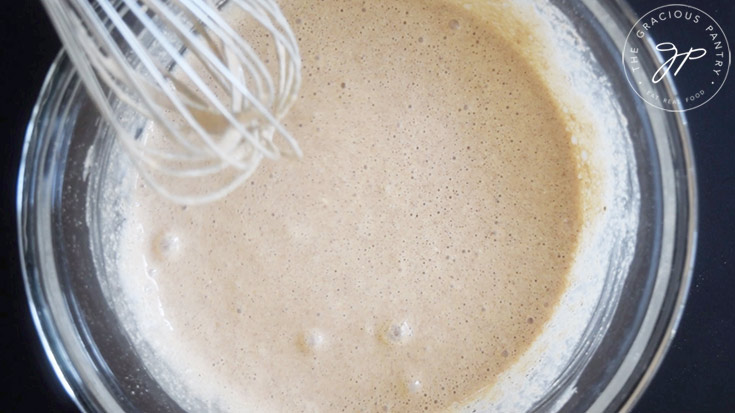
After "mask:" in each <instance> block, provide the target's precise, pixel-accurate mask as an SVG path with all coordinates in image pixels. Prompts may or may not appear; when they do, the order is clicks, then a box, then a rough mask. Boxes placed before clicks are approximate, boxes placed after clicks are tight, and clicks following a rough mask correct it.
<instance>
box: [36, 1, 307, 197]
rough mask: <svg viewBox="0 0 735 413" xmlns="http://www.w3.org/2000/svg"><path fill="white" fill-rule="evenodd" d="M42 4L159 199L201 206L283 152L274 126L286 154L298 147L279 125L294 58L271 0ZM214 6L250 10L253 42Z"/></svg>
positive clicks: (292, 95)
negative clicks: (151, 128) (154, 140)
mask: <svg viewBox="0 0 735 413" xmlns="http://www.w3.org/2000/svg"><path fill="white" fill-rule="evenodd" d="M43 3H44V5H45V7H46V9H47V12H48V13H49V15H50V16H51V19H52V22H53V24H54V26H55V28H56V31H57V32H58V34H59V37H60V38H61V40H62V42H63V44H64V47H65V49H66V51H67V53H68V55H69V57H70V59H71V60H72V62H73V63H74V65H75V67H76V69H77V71H78V72H79V75H80V78H81V79H82V81H83V83H84V85H85V87H86V89H87V92H88V94H89V96H90V97H91V98H92V100H93V101H94V103H95V104H96V106H97V107H98V109H99V111H100V112H101V114H102V116H103V117H104V118H105V119H106V120H107V122H109V124H110V125H111V126H112V128H113V131H114V132H115V134H116V136H117V137H118V138H119V142H121V143H122V146H123V148H124V149H125V150H126V152H127V153H128V154H129V155H130V159H131V160H132V161H133V164H134V165H135V166H136V167H137V169H138V171H139V172H140V174H141V175H142V176H143V177H144V178H145V179H146V181H147V182H148V183H149V184H150V185H151V186H152V187H153V188H154V189H155V190H156V191H158V192H159V193H161V194H162V195H164V196H166V197H167V198H169V199H171V200H173V201H175V202H178V203H182V204H198V203H204V202H209V201H212V200H216V199H218V198H221V197H223V196H225V195H227V194H228V193H229V192H231V191H232V190H233V189H235V188H236V187H237V186H239V185H240V184H242V183H243V182H244V181H245V180H247V178H248V177H250V176H251V174H252V173H253V172H254V171H255V169H256V168H257V167H258V165H259V163H260V162H261V160H262V159H263V158H270V159H277V158H278V157H279V156H280V155H281V153H282V151H281V149H280V148H279V145H278V144H277V143H276V142H275V138H276V137H278V136H280V137H281V138H282V139H283V140H284V141H285V143H286V144H287V145H286V150H284V151H283V153H287V154H292V155H295V156H301V150H300V149H299V146H298V143H297V142H296V140H295V139H294V138H293V136H291V134H289V132H288V131H287V130H286V129H285V128H284V126H283V125H282V124H281V119H282V118H283V116H285V114H286V113H287V111H288V109H289V108H290V107H291V105H292V104H293V103H294V101H295V99H296V97H297V93H298V90H299V86H300V82H301V58H300V55H299V49H298V45H297V42H296V39H295V37H294V34H293V32H292V30H291V28H290V26H289V24H288V22H287V21H286V18H285V17H284V16H283V14H282V12H281V11H280V9H279V7H278V5H277V4H276V3H275V2H274V1H273V0H225V1H219V2H217V3H215V2H214V1H208V0H117V1H115V0H43ZM224 3H227V4H224ZM223 10H226V11H227V13H239V14H240V15H242V16H247V17H248V19H249V21H250V23H248V24H249V25H248V26H247V28H246V30H247V31H248V32H247V34H246V36H247V37H248V39H252V38H251V37H250V36H253V38H255V37H257V40H258V42H260V43H259V44H261V46H260V47H254V46H253V45H252V44H251V43H250V42H248V41H247V40H245V39H243V37H241V36H240V35H239V34H238V31H237V30H235V29H234V28H233V27H232V26H231V25H230V24H228V23H227V21H226V20H225V16H224V15H223V14H222V13H223ZM238 22H243V20H242V19H239V18H238ZM243 24H246V23H243ZM264 42H265V44H266V45H267V46H268V47H267V48H264V47H262V43H264ZM271 46H272V47H271ZM174 69H175V70H174ZM141 119H144V121H145V122H148V121H153V122H156V124H157V125H158V127H160V128H161V130H163V131H164V132H165V135H166V139H165V140H164V142H163V143H160V142H159V144H158V145H156V144H147V143H146V142H144V141H143V140H142V139H141V135H142V134H143V128H142V127H141V121H140V120H141ZM194 180H197V182H200V183H201V182H202V180H206V181H205V184H204V185H201V184H193V183H192V182H194ZM187 182H189V183H192V184H187ZM195 188H196V189H195ZM202 188H204V189H202Z"/></svg>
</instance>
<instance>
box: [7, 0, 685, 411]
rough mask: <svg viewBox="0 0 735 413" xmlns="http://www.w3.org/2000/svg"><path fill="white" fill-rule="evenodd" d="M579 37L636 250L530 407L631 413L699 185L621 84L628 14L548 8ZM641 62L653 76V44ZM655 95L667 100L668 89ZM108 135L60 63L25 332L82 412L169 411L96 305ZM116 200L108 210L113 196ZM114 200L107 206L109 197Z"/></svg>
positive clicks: (34, 169) (30, 139)
mask: <svg viewBox="0 0 735 413" xmlns="http://www.w3.org/2000/svg"><path fill="white" fill-rule="evenodd" d="M551 3H552V4H553V5H554V6H555V7H556V8H558V10H560V11H561V12H562V13H563V14H564V15H565V16H566V18H567V19H568V20H569V21H570V22H571V23H572V24H571V27H573V28H574V30H575V31H576V32H577V33H576V34H577V36H578V37H579V38H581V39H584V41H585V43H586V45H587V47H588V48H589V50H590V51H591V53H592V54H593V56H594V59H595V60H596V62H597V64H598V67H599V70H600V71H601V73H600V74H601V75H602V76H604V77H605V78H606V79H607V81H608V82H609V86H610V88H611V90H613V91H615V93H616V95H615V100H616V102H615V104H616V105H617V107H619V110H620V112H621V113H622V114H623V115H624V117H625V119H627V123H626V124H625V128H626V133H627V135H628V136H629V137H630V141H631V147H632V152H633V154H634V158H635V163H634V165H635V168H634V169H633V170H632V171H631V174H632V180H631V182H634V183H635V185H637V186H638V190H639V192H640V202H639V203H637V204H636V205H637V208H638V211H637V216H638V226H637V228H635V231H634V244H635V245H634V254H633V255H632V260H631V262H630V264H629V265H626V266H625V267H624V273H623V274H618V275H615V276H613V275H612V274H611V275H610V276H608V277H606V278H605V279H606V283H605V285H604V287H603V290H604V291H605V293H604V294H603V295H602V296H601V298H600V300H599V302H597V305H596V307H595V311H594V314H593V315H592V316H591V317H590V322H589V324H588V325H587V326H586V328H585V329H584V332H583V334H581V336H580V337H579V339H578V340H577V341H576V343H575V344H574V346H573V348H572V349H571V352H570V354H571V357H570V358H569V360H566V362H565V365H564V368H563V369H562V371H561V373H560V374H559V375H558V376H556V377H554V378H553V380H551V381H550V382H549V383H548V386H547V388H546V390H545V392H544V394H543V396H541V397H539V398H538V399H537V400H532V401H531V409H530V410H532V411H617V410H626V409H629V408H630V407H631V406H632V405H633V404H634V403H635V401H636V400H637V398H638V397H639V396H640V394H641V393H642V392H643V390H644V389H645V388H646V385H647V384H648V382H649V381H650V379H651V377H652V376H653V374H654V373H655V371H656V369H657V367H658V365H659V363H660V362H661V359H662V358H663V355H664V354H665V352H666V349H667V347H668V345H669V343H670V341H671V339H672V337H673V335H674V333H675V331H676V326H677V324H678V321H679V318H680V316H681V314H682V311H683V307H684V302H685V299H686V295H687V291H688V287H689V283H690V278H691V270H692V260H693V250H694V245H695V241H696V217H697V216H696V188H695V179H694V169H693V160H692V154H691V147H690V142H689V132H688V130H687V127H686V119H685V117H684V114H683V113H675V112H666V111H663V110H660V109H657V108H655V107H652V106H649V105H647V104H645V103H644V102H643V101H642V100H641V99H639V98H638V96H636V92H635V91H634V90H633V89H632V88H631V87H629V85H628V82H627V80H626V78H625V74H624V70H623V66H622V64H623V63H622V62H621V58H620V56H621V48H622V47H623V42H624V40H625V38H626V35H627V33H628V31H629V30H630V28H631V27H632V26H633V24H634V23H635V21H636V20H637V18H636V17H635V15H634V14H633V12H632V11H631V10H630V8H629V7H628V6H627V5H626V4H625V3H623V2H621V1H602V0H599V1H598V0H584V1H582V2H577V1H567V0H553V1H551ZM640 47H641V53H640V64H641V66H642V67H643V68H644V71H646V72H647V73H653V71H654V69H655V68H656V67H659V66H660V62H661V59H660V56H658V55H657V54H656V53H654V52H653V48H652V45H651V44H650V39H647V40H646V41H644V42H642V43H641V45H640ZM656 87H657V88H658V89H657V90H656V91H657V93H659V94H660V95H661V96H669V97H671V98H672V99H674V96H676V94H675V93H674V92H675V85H673V84H671V83H669V82H668V81H664V82H661V83H659V84H657V86H656ZM113 142H114V136H112V135H111V132H110V131H109V130H108V129H107V127H106V126H105V124H104V123H103V122H101V120H100V117H99V114H98V112H97V111H96V109H95V108H94V105H93V104H92V102H91V101H90V100H89V98H88V97H87V96H86V94H85V92H84V88H83V87H82V85H81V84H80V81H79V79H78V77H77V76H76V74H75V72H74V70H73V67H72V66H71V63H70V62H69V60H68V58H67V57H66V56H65V55H64V54H63V53H62V54H60V55H59V56H58V58H57V59H56V61H55V62H54V64H53V66H52V68H51V70H50V71H49V74H48V76H47V78H46V81H45V83H44V86H43V89H42V91H41V95H40V97H39V99H38V102H37V104H36V107H35V109H34V111H33V116H32V119H31V121H30V124H29V126H28V131H27V134H26V140H25V146H24V152H23V161H22V165H21V170H20V176H19V182H18V199H17V202H18V204H17V207H18V225H19V234H20V246H21V254H22V263H23V270H24V277H25V285H26V291H27V294H28V299H29V304H30V308H31V312H32V315H33V319H34V322H35V325H36V328H37V330H38V332H39V335H40V338H41V341H42V343H43V346H44V349H45V351H46V354H47V356H48V358H49V360H50V362H51V364H52V365H53V368H54V369H55V371H56V374H57V375H58V378H59V380H60V382H61V384H62V385H63V386H64V388H65V389H66V391H67V392H68V393H69V395H70V396H71V397H72V398H73V400H74V401H75V402H76V403H77V405H78V406H79V407H80V409H82V410H84V411H146V412H177V411H181V410H182V408H181V407H180V405H179V404H178V403H177V402H176V401H175V400H173V399H172V398H171V397H170V396H169V394H168V393H167V392H166V391H164V390H163V388H162V387H161V386H160V385H159V383H158V382H157V381H156V380H155V378H154V377H153V376H152V375H151V374H150V373H149V372H148V370H147V369H146V367H145V365H144V363H143V361H142V360H141V357H140V356H139V350H140V349H138V348H136V346H134V345H133V344H132V341H131V339H130V337H129V335H128V334H127V333H126V330H125V329H124V328H123V326H122V325H121V323H120V321H119V320H118V318H117V316H116V314H115V311H114V310H113V308H112V306H111V304H110V303H109V300H108V299H107V297H106V296H105V293H104V291H103V290H104V288H105V286H104V285H102V284H103V283H104V281H103V280H104V277H100V276H98V275H99V274H104V273H105V272H107V271H113V270H114V269H110V268H108V267H109V266H108V265H107V264H108V263H109V260H108V259H106V257H105V254H109V253H110V252H109V251H114V245H111V244H110V243H113V244H114V237H109V236H105V235H109V234H105V233H104V232H105V231H109V228H115V226H114V225H112V226H109V225H104V226H103V225H101V224H100V222H101V221H103V220H113V221H114V220H121V219H123V218H124V217H119V216H117V217H116V216H111V217H110V216H105V217H103V216H102V215H104V214H105V212H104V211H102V208H101V205H105V204H106V203H109V202H110V200H109V199H107V198H106V197H107V196H108V195H106V193H105V191H103V190H102V188H103V186H104V187H105V188H108V190H109V188H114V187H115V185H116V184H117V182H118V180H119V179H121V178H120V177H119V176H118V175H119V173H118V172H119V170H116V169H115V166H116V165H117V164H118V163H119V160H118V156H117V154H118V153H117V152H116V149H115V145H114V144H113ZM118 201H119V200H118ZM113 202H115V201H114V200H113Z"/></svg>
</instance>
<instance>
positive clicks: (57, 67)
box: [16, 0, 699, 411]
mask: <svg viewBox="0 0 735 413" xmlns="http://www.w3.org/2000/svg"><path fill="white" fill-rule="evenodd" d="M593 1H594V0H593ZM585 3H587V1H585ZM615 3H621V0H616V2H615ZM622 4H623V5H624V6H625V7H628V9H627V10H628V11H629V13H631V12H630V9H629V6H627V5H626V4H625V3H624V2H622ZM625 7H624V8H625ZM633 16H634V14H629V15H627V16H625V17H626V19H628V18H632V17H633ZM633 22H635V19H634V20H632V22H631V24H632V23H633ZM65 70H66V71H67V72H66V73H65V72H64V71H65ZM61 76H71V77H72V78H73V77H75V76H76V74H75V73H74V70H73V68H71V67H70V65H69V63H68V58H67V56H66V54H65V52H64V51H63V50H62V51H60V52H59V53H58V54H57V56H56V58H55V59H54V61H53V63H52V64H51V66H50V68H49V70H48V72H47V74H46V77H45V79H44V81H43V84H42V87H41V91H40V93H39V97H38V99H37V100H36V103H35V104H34V107H33V111H32V113H31V116H30V119H29V122H28V127H27V129H26V132H25V135H24V143H23V149H22V155H21V161H20V165H19V172H18V177H17V187H16V188H17V192H16V221H17V230H18V246H19V253H20V262H21V268H22V275H23V280H24V287H25V293H26V298H27V302H28V306H29V310H30V312H31V317H32V320H33V324H34V327H35V329H36V332H37V334H38V336H39V339H40V341H41V345H42V348H43V350H44V353H45V355H46V357H47V359H48V360H49V363H50V364H51V366H52V369H53V371H54V373H55V374H56V376H57V378H58V380H59V382H60V384H61V385H62V387H63V388H64V390H65V391H66V392H67V394H68V395H69V396H70V398H71V399H72V400H73V401H74V403H75V404H76V406H77V407H78V408H79V409H80V410H81V411H94V410H95V409H96V408H97V407H96V406H97V403H96V402H95V401H94V400H92V399H91V398H90V397H91V396H90V395H89V394H88V393H87V391H85V389H84V387H83V386H84V384H85V383H83V382H80V377H79V375H78V372H77V371H76V367H75V366H73V365H72V364H71V362H70V360H69V355H68V354H67V349H66V348H65V347H64V346H63V345H59V344H58V343H60V342H61V339H60V333H59V330H58V325H57V324H56V323H55V321H54V319H53V317H52V315H51V314H50V312H49V311H47V309H48V308H49V304H48V301H47V298H46V297H45V295H44V292H43V291H42V289H43V282H42V281H39V280H42V279H43V278H42V276H41V274H40V272H41V270H40V268H39V266H38V259H39V257H38V256H37V253H38V252H37V251H36V247H35V246H34V245H32V243H33V242H34V240H33V237H34V236H35V230H36V228H35V224H36V223H35V219H34V218H33V217H32V216H31V215H33V213H34V212H35V211H36V207H37V205H36V200H35V196H34V194H32V193H31V191H32V190H33V189H34V187H35V183H34V182H33V181H29V180H28V179H26V175H27V174H29V177H30V178H37V176H36V174H34V173H33V172H35V166H34V165H33V164H34V163H35V162H36V159H35V158H31V157H30V156H31V154H36V152H37V150H36V149H37V148H35V147H32V145H33V144H35V145H38V144H39V142H38V141H39V138H38V135H37V134H38V133H39V129H40V128H41V125H39V122H40V121H41V119H40V115H41V113H42V112H43V109H44V108H45V106H44V105H45V104H46V103H47V101H48V99H49V98H50V97H51V96H53V94H54V92H55V90H54V89H53V87H52V86H53V84H54V82H55V81H56V80H58V78H59V77H61ZM667 86H668V88H669V90H670V91H673V90H675V89H674V85H673V84H668V85H667ZM668 116H673V119H675V120H676V127H677V130H678V134H679V136H678V138H677V139H676V142H677V143H678V144H680V145H681V153H682V155H683V160H682V162H683V165H684V166H685V168H686V170H685V171H684V173H683V174H682V175H683V178H682V177H679V178H675V180H676V182H679V181H680V180H682V179H683V181H684V182H683V183H684V184H685V189H686V194H687V196H686V199H685V200H684V201H685V202H686V208H687V212H688V214H687V217H686V228H683V230H684V231H685V232H686V234H685V235H684V236H685V247H684V248H685V250H684V251H683V252H678V253H676V254H677V255H679V256H680V257H681V258H682V259H683V262H682V264H681V273H680V274H679V273H678V272H677V273H676V274H673V272H674V271H672V274H671V275H676V276H680V283H679V288H678V289H677V293H676V297H675V298H674V300H673V304H672V308H671V311H670V313H669V314H665V317H667V318H668V321H666V323H665V329H664V331H663V334H662V335H661V337H660V338H658V342H657V343H656V344H655V351H654V353H653V355H652V357H651V359H650V361H648V362H647V363H646V366H645V369H644V370H643V371H642V372H640V374H639V377H638V379H637V382H636V383H635V385H634V386H633V388H632V390H631V391H630V392H629V394H627V395H625V396H624V397H625V398H624V400H623V402H622V404H621V406H620V410H621V411H629V410H631V409H632V407H633V406H634V405H635V403H636V402H637V401H638V400H639V399H640V397H641V396H642V394H643V393H644V392H645V390H646V389H647V387H648V386H649V384H650V383H651V381H652V379H653V377H654V375H655V374H656V372H657V371H658V369H659V367H660V365H661V363H662V361H663V359H664V357H665V355H666V353H667V351H668V349H669V348H670V346H671V343H672V341H673V338H674V336H675V334H676V331H677V328H678V325H679V323H680V321H681V318H682V315H683V313H684V309H685V304H686V301H687V297H688V293H689V290H690V286H691V282H692V278H693V270H694V259H695V255H696V245H697V237H698V230H697V229H698V222H699V216H698V211H699V210H698V208H699V205H698V189H697V180H696V171H695V159H694V155H693V148H692V140H691V133H690V131H689V129H688V127H687V120H686V115H685V113H684V112H675V113H672V112H669V115H668ZM29 196H30V198H29ZM669 298H670V297H669ZM659 315H661V312H660V311H659ZM654 322H655V323H654V324H657V323H658V320H654ZM650 327H651V328H653V326H650ZM639 334H641V333H640V330H639V332H638V333H636V337H637V336H638V335H639ZM652 338H653V337H652V336H649V339H652ZM646 346H649V344H646ZM628 356H630V354H629V355H626V359H627V358H628ZM638 359H640V355H638ZM638 361H639V360H635V362H636V364H637V362H638ZM616 380H618V381H619V378H618V376H617V374H616V375H615V376H614V377H613V379H612V380H611V382H610V383H613V382H614V381H616ZM627 380H628V378H627V377H624V378H623V381H622V382H619V383H618V384H619V385H620V387H619V389H622V387H623V386H624V385H625V384H626V382H627ZM609 386H610V384H608V386H606V388H607V387H609ZM618 391H619V390H618ZM611 400H612V399H611ZM595 405H596V404H595ZM603 408H604V406H603ZM591 410H594V408H593V409H591Z"/></svg>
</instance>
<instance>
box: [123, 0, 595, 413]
mask: <svg viewBox="0 0 735 413" xmlns="http://www.w3.org/2000/svg"><path fill="white" fill-rule="evenodd" d="M280 4H281V7H282V9H283V10H284V13H285V14H286V16H287V17H288V18H289V21H290V22H291V24H292V26H293V28H294V30H295V33H296V35H297V37H298V40H299V45H300V48H301V54H302V56H303V57H304V81H303V87H302V89H301V90H302V91H301V97H300V99H299V101H298V102H297V103H296V104H295V106H294V107H293V109H292V110H291V113H290V114H289V116H288V117H287V119H286V126H287V128H289V130H290V131H292V132H293V134H294V136H296V137H297V139H299V142H300V144H301V145H302V148H303V152H304V154H305V156H304V158H303V159H301V160H292V161H278V162H267V161H266V162H263V163H262V164H261V166H260V168H259V169H258V171H257V172H256V173H255V175H254V176H253V178H252V179H251V180H250V181H248V182H246V184H245V185H244V186H243V187H242V188H240V189H239V190H237V191H236V192H235V193H233V194H232V195H230V196H229V197H227V198H226V199H224V200H222V201H219V202H217V203H213V204H208V205H204V206H196V207H193V206H192V207H185V208H182V207H181V206H177V205H173V204H171V203H169V202H167V201H165V200H164V199H163V198H161V197H159V196H158V195H156V194H155V193H154V192H153V191H152V190H151V189H150V188H148V187H146V186H145V185H144V184H143V183H142V181H141V182H140V183H139V184H137V185H136V188H135V191H134V194H133V196H132V199H133V200H134V202H133V204H132V205H131V210H130V215H129V222H128V224H127V228H126V229H125V231H124V234H123V246H124V247H123V248H122V249H121V251H122V252H121V255H120V262H121V263H122V264H121V267H122V268H124V269H125V271H126V273H125V274H123V277H122V278H124V282H123V284H124V291H125V294H127V295H129V296H130V297H137V298H136V299H140V300H142V301H140V302H146V303H150V302H151V299H152V298H155V300H156V303H157V309H158V310H157V312H156V313H146V314H145V315H143V313H142V311H144V310H143V308H144V307H145V305H141V307H140V308H141V310H140V311H141V312H140V314H139V317H138V318H139V320H145V321H141V322H140V324H141V326H140V329H141V333H142V335H143V337H144V338H146V339H147V340H148V341H149V342H150V343H151V346H152V348H153V349H154V350H155V351H158V356H159V358H160V360H161V362H162V363H164V364H165V365H166V366H167V369H168V371H169V374H170V375H171V377H173V379H172V380H173V381H176V380H179V381H181V382H182V383H184V385H183V386H184V387H185V388H187V389H189V390H187V391H188V392H189V395H190V396H191V395H194V396H195V397H197V398H200V399H202V400H206V401H207V402H208V403H210V404H211V405H215V404H219V405H220V407H222V408H224V409H231V410H238V411H265V410H271V411H284V412H296V411H400V412H405V411H425V410H429V411H437V410H444V409H447V408H449V407H451V406H452V405H453V404H455V403H462V402H463V401H467V400H470V399H471V398H473V397H475V396H478V395H481V394H482V392H483V391H484V390H486V389H487V388H489V387H490V386H492V384H493V382H494V381H495V379H496V377H497V375H498V374H499V373H500V372H502V371H503V370H505V369H506V368H508V367H509V366H510V365H511V364H512V363H513V362H514V360H515V359H516V357H517V356H518V355H520V354H521V353H523V352H524V350H525V349H527V348H528V347H529V345H530V343H532V342H533V340H534V339H535V337H536V336H537V335H538V334H539V332H540V331H541V329H542V328H543V325H544V323H545V321H546V320H548V318H549V317H550V314H551V313H552V311H553V309H554V305H555V304H556V302H557V300H558V299H559V297H560V294H561V293H562V292H563V291H564V288H565V285H566V274H567V273H568V271H569V269H570V266H571V264H572V261H573V258H574V253H575V250H576V244H577V238H578V235H579V232H580V227H581V222H580V221H581V218H580V188H579V186H580V185H579V183H578V179H577V170H576V168H577V164H576V160H575V159H576V158H575V154H574V151H573V148H572V144H571V142H570V141H571V137H570V135H569V133H568V132H567V126H566V124H565V122H564V120H563V119H564V118H563V116H562V115H561V114H560V111H559V109H558V108H557V104H556V102H555V100H554V98H553V97H552V96H550V94H549V91H548V89H547V88H546V87H545V86H544V83H543V82H542V80H541V79H540V78H539V77H538V76H537V75H536V74H535V73H536V72H534V71H533V70H532V69H531V67H530V66H529V65H528V64H527V63H526V61H525V59H524V57H523V54H522V50H517V49H518V47H519V46H518V45H517V44H515V43H513V42H508V41H506V40H504V38H503V36H502V35H501V34H500V33H498V32H497V30H499V29H497V28H494V25H491V24H488V23H487V21H485V20H482V19H480V18H478V17H477V16H476V15H474V14H473V12H472V11H469V10H467V9H465V8H463V7H462V6H461V5H458V4H454V3H452V2H449V1H415V0H408V1H395V0H373V1H369V2H359V1H338V0H330V1H301V0H283V1H281V2H280ZM148 133H149V137H148V139H151V140H155V139H159V137H157V136H156V135H155V134H156V131H155V130H154V129H151V130H149V131H148ZM136 299H134V298H131V299H130V300H131V301H130V302H131V305H130V306H131V308H133V311H135V307H136V304H135V303H136V301H135V300H136ZM156 317H157V318H159V319H160V320H159V321H161V323H159V324H160V325H165V326H166V328H163V329H162V328H158V327H156V328H153V327H152V326H157V325H159V324H156V323H157V321H156V320H152V319H151V318H156ZM187 386H188V387H187Z"/></svg>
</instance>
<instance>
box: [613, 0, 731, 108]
mask: <svg viewBox="0 0 735 413" xmlns="http://www.w3.org/2000/svg"><path fill="white" fill-rule="evenodd" d="M646 47H653V49H654V50H655V53H656V54H658V55H659V56H660V62H658V63H656V64H655V65H654V67H646V66H645V65H644V64H643V59H642V58H641V56H642V54H643V53H644V50H645V48H646ZM623 67H624V68H625V76H626V77H627V78H628V82H629V83H630V85H631V87H632V88H633V90H634V91H635V93H636V94H637V95H638V96H639V97H640V98H641V99H643V100H644V101H646V102H647V103H648V104H650V105H652V106H655V107H657V108H659V109H663V110H666V111H671V112H683V111H686V110H690V109H695V108H698V107H700V106H702V105H704V104H705V103H707V102H709V101H710V99H712V98H713V97H714V96H715V95H716V94H717V92H719V91H720V89H721V88H722V85H724V84H725V80H726V79H727V74H728V71H729V70H730V45H729V44H728V42H727V38H726V37H725V33H724V32H723V31H722V28H721V27H720V25H719V24H717V22H716V21H715V20H714V19H713V18H712V17H710V15H709V14H707V13H705V12H703V11H702V10H699V9H698V8H696V7H692V6H688V5H685V4H669V5H666V6H661V7H658V8H656V9H653V10H651V11H650V12H648V13H647V14H645V15H644V16H643V17H641V19H640V20H638V21H637V22H636V24H635V25H634V26H633V28H632V29H631V30H630V32H629V33H628V37H627V38H626V39H625V45H624V47H623ZM664 80H668V81H670V82H672V83H673V84H674V85H675V86H676V87H675V89H676V90H675V91H672V93H674V95H673V96H671V94H669V93H666V94H665V93H663V92H662V91H663V90H664V89H662V88H661V84H660V83H661V82H662V81H664Z"/></svg>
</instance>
